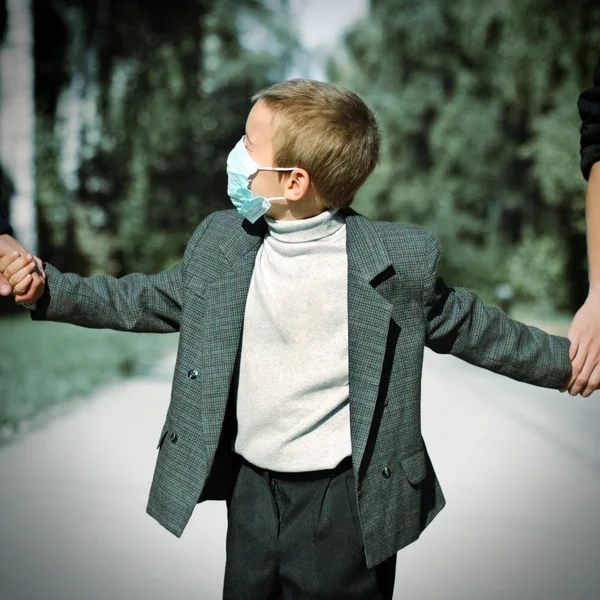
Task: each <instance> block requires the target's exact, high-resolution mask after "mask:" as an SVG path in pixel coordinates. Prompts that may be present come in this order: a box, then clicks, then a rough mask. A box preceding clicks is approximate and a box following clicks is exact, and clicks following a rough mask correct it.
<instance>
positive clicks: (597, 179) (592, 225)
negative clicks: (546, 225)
mask: <svg viewBox="0 0 600 600" xmlns="http://www.w3.org/2000/svg"><path fill="white" fill-rule="evenodd" d="M586 230H587V250H588V262H589V275H590V291H589V294H590V295H593V296H597V297H599V298H600V161H597V162H595V163H594V164H593V166H592V170H591V171H590V177H589V180H588V186H587V192H586Z"/></svg>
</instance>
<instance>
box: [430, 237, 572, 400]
mask: <svg viewBox="0 0 600 600" xmlns="http://www.w3.org/2000/svg"><path fill="white" fill-rule="evenodd" d="M428 233H429V234H430V237H429V240H428V243H427V261H428V265H429V267H428V270H427V272H426V274H425V277H424V280H423V306H424V310H425V318H426V322H427V335H426V343H425V345H426V346H427V347H428V348H430V349H431V350H433V351H434V352H437V353H439V354H448V353H449V354H453V355H454V356H456V357H458V358H460V359H462V360H464V361H466V362H468V363H471V364H472V365H475V366H477V367H483V368H484V369H487V370H488V371H493V372H494V373H498V374H500V375H505V376H506V377H510V378H511V379H516V380H517V381H523V382H525V383H530V384H533V385H537V386H540V387H546V388H553V389H560V388H561V387H563V385H566V384H567V383H568V382H569V380H570V378H571V360H570V357H569V348H570V346H571V342H570V340H569V339H568V338H565V337H562V336H556V335H551V334H549V333H546V332H545V331H542V330H541V329H538V328H537V327H532V326H528V325H526V324H524V323H521V322H519V321H515V320H514V319H511V318H510V317H509V316H508V315H506V313H504V312H503V311H501V310H500V309H499V308H496V307H491V306H486V305H485V304H484V303H483V302H482V301H481V299H480V298H479V297H478V296H477V295H476V294H475V293H474V292H472V291H471V290H469V289H467V288H464V287H448V286H447V285H446V283H445V282H444V280H443V279H442V278H441V277H440V276H439V274H438V269H439V264H440V259H441V256H442V246H441V244H440V242H439V240H438V239H437V237H436V236H435V234H433V232H431V231H429V232H428Z"/></svg>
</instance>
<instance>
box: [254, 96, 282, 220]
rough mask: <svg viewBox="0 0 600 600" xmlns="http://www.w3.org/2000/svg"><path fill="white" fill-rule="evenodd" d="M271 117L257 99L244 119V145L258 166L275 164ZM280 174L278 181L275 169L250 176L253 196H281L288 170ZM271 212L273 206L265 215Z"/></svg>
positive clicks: (271, 214)
mask: <svg viewBox="0 0 600 600" xmlns="http://www.w3.org/2000/svg"><path fill="white" fill-rule="evenodd" d="M272 119H273V113H272V112H271V111H270V110H269V109H268V108H267V107H266V105H265V103H264V102H263V101H262V100H259V101H258V102H257V103H256V104H255V105H254V106H253V107H252V110H251V111H250V113H249V114H248V119H247V120H246V139H245V140H244V145H245V146H246V150H247V151H248V154H249V155H250V157H251V158H252V160H254V162H256V163H257V164H258V166H259V167H274V166H275V165H274V164H273V141H272V140H273V125H272ZM282 166H287V165H282ZM282 174H283V177H282V178H281V181H280V180H279V176H278V172H277V171H258V172H257V173H255V174H254V175H253V176H252V177H251V178H250V191H251V192H252V193H253V194H254V195H255V196H264V197H265V198H270V197H273V196H283V195H284V188H285V182H286V176H287V175H289V174H290V172H286V171H284V172H283V173H282ZM269 202H271V203H272V204H273V205H276V204H286V201H285V200H273V201H271V200H270V201H269ZM273 213H274V211H273V207H271V208H270V209H269V210H268V211H267V213H266V215H267V216H268V217H271V216H273V217H274V214H273ZM274 218H275V217H274Z"/></svg>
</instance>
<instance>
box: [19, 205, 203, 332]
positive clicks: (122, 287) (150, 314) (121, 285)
mask: <svg viewBox="0 0 600 600" xmlns="http://www.w3.org/2000/svg"><path fill="white" fill-rule="evenodd" d="M212 217H213V215H209V216H208V217H207V218H206V219H204V221H202V223H201V224H200V225H199V226H198V227H197V229H196V231H195V232H194V234H193V235H192V238H191V239H190V241H189V243H188V245H187V247H186V250H185V253H184V257H183V261H182V262H180V263H178V264H176V265H175V266H174V267H173V268H171V269H170V270H168V271H163V272H161V273H155V274H151V275H145V274H143V273H130V274H128V275H124V276H123V277H113V276H111V275H94V276H92V277H82V276H80V275H77V274H75V273H61V272H60V271H59V270H58V269H57V268H56V267H54V266H53V265H51V264H50V263H47V262H44V263H43V264H44V270H45V272H46V287H45V289H44V294H43V295H42V296H41V298H39V299H38V301H37V302H36V305H35V309H33V310H31V312H30V315H31V319H32V320H33V321H56V322H62V323H71V324H73V325H79V326H81V327H88V328H92V329H115V330H118V331H134V332H142V333H173V332H176V331H179V326H180V315H181V307H182V294H183V289H184V286H185V277H186V272H187V265H188V263H189V260H190V257H191V256H192V254H193V252H194V249H195V248H196V246H197V244H198V242H199V241H200V239H201V238H202V236H203V235H204V233H205V232H206V230H207V228H208V225H209V224H210V220H211V218H212Z"/></svg>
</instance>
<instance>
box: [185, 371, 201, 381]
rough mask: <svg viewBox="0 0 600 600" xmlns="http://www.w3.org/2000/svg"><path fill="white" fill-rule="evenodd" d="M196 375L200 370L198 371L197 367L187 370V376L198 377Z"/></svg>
mask: <svg viewBox="0 0 600 600" xmlns="http://www.w3.org/2000/svg"><path fill="white" fill-rule="evenodd" d="M198 375H200V371H198V369H190V370H189V371H188V377H189V378H190V379H196V377H198Z"/></svg>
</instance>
